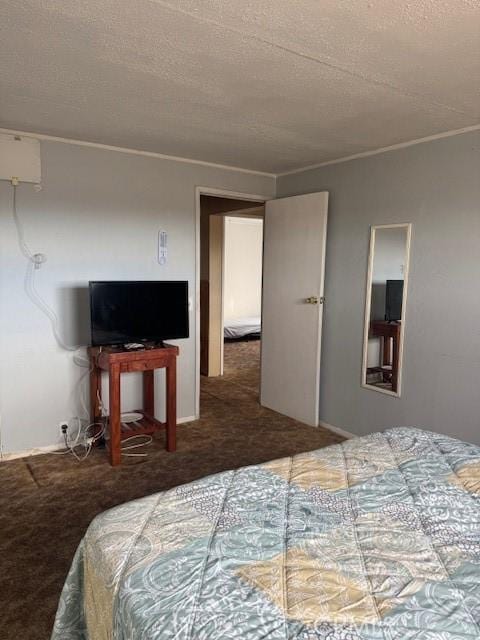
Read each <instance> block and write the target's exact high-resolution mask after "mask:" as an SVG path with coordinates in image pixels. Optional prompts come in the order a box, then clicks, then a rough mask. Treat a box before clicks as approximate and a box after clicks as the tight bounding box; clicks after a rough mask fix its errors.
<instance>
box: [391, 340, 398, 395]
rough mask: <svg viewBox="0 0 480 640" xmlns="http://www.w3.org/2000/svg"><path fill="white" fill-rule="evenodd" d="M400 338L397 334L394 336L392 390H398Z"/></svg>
mask: <svg viewBox="0 0 480 640" xmlns="http://www.w3.org/2000/svg"><path fill="white" fill-rule="evenodd" d="M398 343H399V340H398V337H397V336H394V338H393V357H392V391H395V392H396V391H398V356H399V344H398Z"/></svg>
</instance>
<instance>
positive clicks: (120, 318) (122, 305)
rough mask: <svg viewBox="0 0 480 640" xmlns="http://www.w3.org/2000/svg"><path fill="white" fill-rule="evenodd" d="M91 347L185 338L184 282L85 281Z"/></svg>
mask: <svg viewBox="0 0 480 640" xmlns="http://www.w3.org/2000/svg"><path fill="white" fill-rule="evenodd" d="M89 289H90V317H91V335H92V345H93V346H104V345H114V344H126V343H129V342H139V343H144V342H161V341H162V340H168V339H175V338H188V333H189V326H188V282H186V281H160V282H159V281H110V282H107V281H101V282H100V281H97V282H90V283H89Z"/></svg>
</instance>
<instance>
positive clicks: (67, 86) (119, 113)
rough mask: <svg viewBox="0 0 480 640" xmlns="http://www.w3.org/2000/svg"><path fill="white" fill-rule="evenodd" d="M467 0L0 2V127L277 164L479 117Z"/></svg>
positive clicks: (477, 30)
mask: <svg viewBox="0 0 480 640" xmlns="http://www.w3.org/2000/svg"><path fill="white" fill-rule="evenodd" d="M479 34H480V2H479V0H410V1H405V0H322V1H320V0H255V1H254V0H245V1H242V0H170V1H163V0H134V1H131V0H103V1H101V2H100V1H99V0H82V1H81V2H79V1H78V0H75V1H71V0H22V2H18V0H3V1H2V2H1V3H0V55H1V61H2V62H1V67H0V126H1V127H5V128H10V129H20V130H24V131H34V132H36V133H46V134H51V135H56V136H63V137H68V138H77V139H80V140H86V141H92V142H100V143H104V144H110V145H118V146H124V147H131V148H134V149H144V150H148V151H156V152H159V153H163V154H171V155H177V156H184V157H188V158H195V159H201V160H207V161H211V162H218V163H224V164H229V165H234V166H240V167H245V168H250V169H258V170H263V171H269V172H273V173H279V172H282V171H288V170H291V169H296V168H300V167H303V166H307V165H310V164H314V163H319V162H322V161H326V160H332V159H335V158H339V157H343V156H349V155H352V154H356V153H360V152H364V151H368V150H372V149H376V148H379V147H385V146H389V145H393V144H396V143H400V142H405V141H408V140H413V139H416V138H420V137H424V136H429V135H432V134H435V133H439V132H443V131H449V130H453V129H459V128H463V127H467V126H470V125H474V124H477V123H479V122H480V89H479V78H480V37H479Z"/></svg>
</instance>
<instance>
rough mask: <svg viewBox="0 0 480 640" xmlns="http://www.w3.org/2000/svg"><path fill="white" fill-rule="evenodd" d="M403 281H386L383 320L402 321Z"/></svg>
mask: <svg viewBox="0 0 480 640" xmlns="http://www.w3.org/2000/svg"><path fill="white" fill-rule="evenodd" d="M402 302H403V280H387V287H386V290H385V320H387V322H395V321H398V320H401V319H402Z"/></svg>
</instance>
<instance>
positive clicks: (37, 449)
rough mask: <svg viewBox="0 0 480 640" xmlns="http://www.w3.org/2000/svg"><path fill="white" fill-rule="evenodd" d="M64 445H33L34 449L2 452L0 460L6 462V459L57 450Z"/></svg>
mask: <svg viewBox="0 0 480 640" xmlns="http://www.w3.org/2000/svg"><path fill="white" fill-rule="evenodd" d="M64 448H65V445H63V444H62V443H59V444H49V445H47V446H45V447H35V448H34V449H25V450H24V451H12V452H11V453H3V454H2V456H1V461H2V462H6V461H7V460H15V459H17V458H28V457H30V456H38V455H40V454H42V453H51V452H52V451H59V450H60V449H64Z"/></svg>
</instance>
